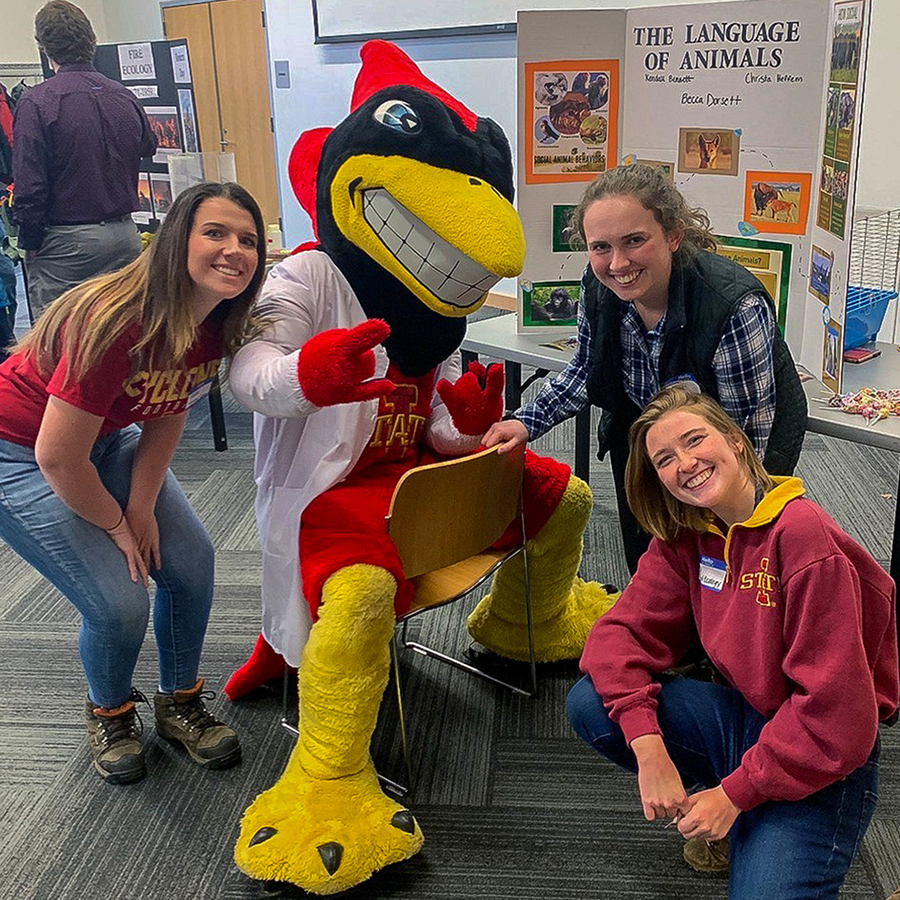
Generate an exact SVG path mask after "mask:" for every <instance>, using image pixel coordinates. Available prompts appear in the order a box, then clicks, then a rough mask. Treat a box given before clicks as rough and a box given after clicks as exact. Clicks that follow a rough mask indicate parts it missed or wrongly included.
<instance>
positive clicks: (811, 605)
mask: <svg viewBox="0 0 900 900" xmlns="http://www.w3.org/2000/svg"><path fill="white" fill-rule="evenodd" d="M774 480H775V482H776V486H775V487H774V488H773V489H772V490H771V491H769V492H768V494H766V495H765V496H764V497H763V499H762V500H761V501H760V503H759V504H758V505H757V507H756V509H755V510H754V511H753V514H752V515H751V516H750V518H749V519H748V520H747V521H746V522H742V523H739V524H735V525H732V526H731V527H730V528H729V529H728V532H727V534H723V533H722V532H721V531H720V530H719V529H718V528H717V527H716V526H715V525H712V524H711V525H710V526H709V530H708V532H706V533H705V534H698V533H696V532H689V533H685V534H683V535H681V536H680V537H679V538H678V539H677V540H676V541H673V542H671V543H665V542H663V541H660V540H657V539H654V540H653V541H652V542H651V544H650V548H649V549H648V551H647V552H646V553H645V554H644V556H643V557H642V558H641V561H640V564H639V566H638V570H637V572H636V573H635V575H634V578H633V579H632V581H631V583H630V584H629V585H628V587H627V588H626V589H625V590H624V591H623V593H622V596H621V598H620V599H619V601H618V603H616V605H615V606H614V607H613V608H612V609H611V610H610V611H609V612H608V613H606V615H604V616H602V617H601V618H600V619H599V620H598V621H597V623H596V624H595V625H594V628H593V630H592V631H591V633H590V635H589V637H588V640H587V643H586V645H585V648H584V655H583V657H582V660H581V668H582V670H583V671H584V672H585V673H587V674H588V675H590V677H591V679H592V681H593V683H594V687H595V688H596V690H597V692H598V693H599V694H600V696H601V697H602V698H603V701H604V704H605V705H606V708H607V710H608V711H609V715H610V718H611V719H612V720H613V721H614V722H617V723H618V724H619V726H620V727H621V729H622V731H623V733H624V735H625V740H626V741H627V742H628V743H631V741H633V740H634V739H635V738H636V737H639V736H640V735H644V734H661V733H662V732H661V730H660V728H659V724H658V722H657V716H656V707H657V701H656V697H657V695H658V693H659V689H660V687H659V683H658V682H657V681H656V679H655V676H656V674H657V673H660V672H663V671H665V670H666V669H668V668H669V667H671V666H673V665H674V664H676V663H677V662H678V661H679V660H680V659H681V658H682V657H683V656H684V653H685V652H686V651H687V649H688V648H689V647H690V646H691V644H692V643H693V642H694V641H696V639H697V638H698V637H699V639H700V642H701V644H702V645H703V647H704V649H705V650H706V653H707V654H708V655H709V658H710V660H711V661H712V662H713V664H714V665H715V666H716V668H717V669H718V671H719V672H720V673H721V675H722V676H723V678H724V679H725V680H726V681H727V682H728V684H730V685H731V686H732V687H734V688H735V689H736V690H737V691H739V692H740V693H741V694H742V695H743V697H744V698H745V699H746V700H747V702H748V703H749V704H750V705H751V706H752V707H753V708H754V709H755V710H757V711H758V712H759V713H761V714H762V715H764V716H765V717H766V718H767V719H768V722H767V723H766V725H765V726H764V727H763V729H762V733H761V734H760V737H759V741H758V742H757V743H756V744H755V745H754V746H753V747H751V748H750V749H748V750H747V752H746V753H745V754H744V757H743V759H742V760H741V764H740V766H738V768H737V769H735V771H734V772H732V773H731V774H730V775H728V776H727V777H726V778H725V779H723V781H722V788H723V789H724V791H725V793H726V794H727V795H728V797H729V798H730V799H731V801H732V802H733V803H734V804H735V806H737V807H738V808H739V809H742V810H748V809H752V808H753V807H754V806H757V805H758V804H760V803H762V802H764V801H766V800H799V799H802V798H803V797H806V796H808V795H809V794H812V793H814V792H815V791H818V790H821V789H822V788H824V787H827V786H828V785H829V784H831V783H832V782H834V781H837V780H838V779H839V778H842V777H844V776H845V775H847V774H849V773H850V772H852V771H853V770H854V769H856V768H858V767H859V766H861V765H862V764H863V763H864V762H865V761H866V760H867V759H868V757H869V754H870V753H871V751H872V748H873V746H874V744H875V738H876V736H877V728H878V723H879V721H884V720H886V719H888V718H890V717H891V716H892V715H893V714H894V713H895V711H896V710H897V705H898V698H900V684H898V681H900V678H898V661H897V625H896V606H895V595H896V589H895V586H894V582H893V580H892V579H891V578H890V577H889V576H888V575H887V574H886V573H885V572H884V570H883V569H882V568H881V567H880V566H879V565H878V563H876V562H875V560H874V559H872V557H871V556H870V555H869V554H868V553H867V552H866V551H865V550H864V549H863V548H862V547H860V546H859V544H857V543H856V542H855V541H854V540H853V539H852V538H850V537H849V536H848V535H847V534H846V533H845V532H844V531H842V530H841V529H840V528H839V527H838V526H837V524H836V523H835V522H834V521H833V520H832V519H831V518H830V517H829V516H828V515H827V513H825V511H824V510H822V509H821V508H820V507H818V506H816V504H814V503H812V502H811V501H809V500H806V499H804V498H803V483H802V482H801V481H800V479H799V478H776V479H774ZM663 737H665V735H663Z"/></svg>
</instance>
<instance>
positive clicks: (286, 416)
mask: <svg viewBox="0 0 900 900" xmlns="http://www.w3.org/2000/svg"><path fill="white" fill-rule="evenodd" d="M258 310H259V312H260V314H261V315H263V316H264V317H265V318H266V319H267V320H269V325H268V326H267V327H266V330H265V332H264V333H263V334H262V335H260V336H259V337H257V338H256V339H254V340H253V341H251V342H250V343H249V344H247V345H245V346H244V347H242V348H241V349H240V350H239V351H238V353H237V354H236V355H235V357H234V360H233V362H232V364H231V368H230V372H229V384H230V386H231V390H232V392H233V393H234V396H235V397H236V398H237V399H238V401H239V402H240V403H241V404H243V405H244V406H246V407H247V408H248V409H251V410H253V412H254V414H255V415H254V417H253V418H254V439H255V442H256V464H255V471H254V476H255V479H256V488H257V490H256V521H257V527H258V529H259V540H260V545H261V547H262V633H263V636H264V637H265V639H266V640H267V641H268V642H269V644H270V645H271V646H272V647H273V648H274V649H275V650H277V651H278V652H279V653H280V654H281V655H282V656H283V657H284V658H285V659H286V660H287V662H288V663H289V664H290V665H292V666H297V665H299V663H300V654H301V652H302V650H303V645H304V644H305V642H306V638H307V635H308V634H309V629H310V627H311V625H312V620H311V618H310V614H309V607H308V606H307V603H306V601H305V599H304V598H303V592H302V590H303V589H302V584H301V579H300V561H299V531H300V517H301V515H302V514H303V510H304V509H306V507H307V506H308V505H309V503H310V502H311V501H312V500H313V499H314V498H315V497H317V496H318V495H319V494H321V493H323V492H324V491H326V490H328V488H330V487H332V486H333V485H335V484H337V483H338V482H339V481H341V480H342V479H343V478H345V477H346V476H347V474H348V473H349V472H350V471H351V470H352V469H353V467H354V466H355V465H356V462H357V461H358V460H359V458H360V456H361V455H362V452H363V450H364V449H365V447H366V444H367V443H368V440H369V438H370V436H371V434H372V431H373V430H374V427H375V417H376V415H377V411H378V401H377V400H369V401H366V402H361V403H342V404H338V405H336V406H326V407H321V408H320V407H317V406H314V405H313V404H312V403H310V402H309V401H308V400H307V399H306V398H305V397H304V395H303V391H302V390H301V389H300V385H299V383H298V381H297V358H298V356H299V353H300V350H299V348H301V347H302V346H303V345H304V344H305V343H306V341H307V340H309V338H311V337H313V336H315V335H316V334H319V333H321V332H323V331H327V330H329V329H332V328H353V327H354V326H356V325H359V324H360V323H361V322H364V321H365V320H366V319H367V316H366V314H365V312H364V311H363V309H362V307H361V306H360V304H359V301H358V300H357V299H356V295H355V294H354V293H353V289H352V288H351V287H350V284H349V283H348V282H347V280H346V278H344V276H343V275H342V274H341V272H340V270H339V269H338V268H337V267H336V266H335V265H334V263H333V262H332V261H331V259H330V258H329V257H328V256H327V255H326V254H325V253H323V252H321V251H318V250H309V251H304V252H302V253H298V254H296V255H295V256H291V257H289V258H288V259H286V260H285V261H284V262H281V263H279V264H278V265H277V266H275V267H274V268H273V269H272V271H271V272H270V273H269V276H268V278H267V279H266V283H265V285H264V286H263V290H262V294H261V297H260V302H259V306H258ZM387 367H388V359H387V353H386V352H385V350H384V347H382V346H381V345H378V346H377V347H375V376H374V377H376V378H383V377H384V375H385V373H386V371H387ZM459 375H460V357H459V353H458V352H456V353H454V354H453V355H452V356H451V357H450V358H449V359H448V360H445V361H444V362H443V363H442V364H441V366H440V367H439V369H438V372H437V378H436V379H435V383H437V382H438V381H439V380H440V379H441V378H446V379H448V380H449V381H451V382H454V381H456V379H457V378H458V377H459ZM432 407H433V409H432V414H431V416H430V418H429V420H428V422H427V423H426V426H425V440H426V442H427V443H428V444H429V445H430V446H431V447H433V448H434V449H435V450H436V451H437V452H439V453H444V454H457V455H458V454H462V453H468V452H471V451H472V450H474V449H475V448H476V447H478V446H479V443H480V438H478V437H469V436H466V435H461V434H460V433H459V432H458V431H457V430H456V428H455V427H454V425H453V423H452V421H451V419H450V415H449V412H448V411H447V408H446V407H445V406H444V405H443V403H442V402H441V400H440V397H439V396H438V395H437V393H436V392H435V394H434V396H433V398H432Z"/></svg>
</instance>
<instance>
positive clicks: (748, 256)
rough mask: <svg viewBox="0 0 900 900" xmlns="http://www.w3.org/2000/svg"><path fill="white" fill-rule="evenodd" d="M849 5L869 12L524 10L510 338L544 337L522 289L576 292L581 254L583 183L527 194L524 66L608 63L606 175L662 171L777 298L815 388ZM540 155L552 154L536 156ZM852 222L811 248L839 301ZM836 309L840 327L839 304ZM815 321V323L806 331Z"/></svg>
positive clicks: (801, 0) (783, 6)
mask: <svg viewBox="0 0 900 900" xmlns="http://www.w3.org/2000/svg"><path fill="white" fill-rule="evenodd" d="M847 3H850V4H853V5H860V6H867V5H868V0H843V3H838V4H835V3H834V2H832V0H760V2H753V3H735V4H722V5H720V4H717V3H716V4H692V5H677V6H657V7H650V8H640V9H631V10H628V11H627V12H626V11H612V10H597V11H592V12H589V13H582V12H569V11H558V12H555V13H543V12H534V13H531V12H523V13H520V15H519V20H518V51H519V52H518V72H519V134H520V138H519V159H518V162H519V165H518V191H519V193H518V205H519V212H520V214H521V216H522V219H523V221H524V223H525V229H526V242H527V246H528V253H527V256H526V261H525V269H524V271H523V275H522V277H521V279H520V288H519V330H520V331H528V332H529V333H538V332H539V331H540V333H543V331H542V330H541V329H542V326H541V324H540V323H539V322H536V321H533V320H532V321H529V319H530V318H532V317H530V316H529V315H528V313H529V309H528V304H527V303H526V298H527V295H528V293H529V292H528V288H529V287H531V296H532V297H533V296H534V285H538V284H539V285H542V286H544V287H543V290H544V293H547V292H548V291H549V290H550V289H551V288H550V286H551V285H553V284H555V283H556V282H559V283H561V284H562V285H563V286H567V285H571V284H573V283H577V282H578V281H579V280H580V277H581V272H582V270H583V268H584V265H585V261H586V257H585V254H584V253H583V252H572V251H570V250H569V248H567V247H566V246H562V245H561V244H560V241H559V232H560V226H559V220H560V218H561V215H562V213H561V211H560V208H562V207H566V206H568V205H574V204H577V202H578V200H579V199H580V197H581V194H582V192H583V190H584V187H585V184H584V181H575V180H574V179H573V180H571V181H558V182H556V183H554V184H552V185H549V184H534V183H528V178H527V174H528V172H529V160H530V159H531V158H533V157H529V156H528V153H527V149H528V148H527V147H526V146H525V145H526V141H525V140H524V138H523V134H527V130H528V128H529V126H530V125H533V124H534V123H533V122H531V119H533V118H534V111H533V107H534V100H533V99H532V97H531V96H530V95H529V92H530V93H531V94H533V93H534V87H535V85H534V84H532V82H534V80H535V75H534V72H535V65H536V64H537V67H538V69H540V68H541V67H540V64H541V62H542V61H543V60H547V61H552V62H555V63H559V62H560V61H562V60H568V61H569V63H568V65H569V69H570V70H571V69H577V68H578V63H577V60H578V59H579V58H583V59H592V60H593V59H597V58H599V57H603V58H618V59H619V60H620V69H619V71H620V76H621V77H620V98H619V123H620V124H619V128H620V137H619V141H618V146H619V148H620V152H619V154H618V160H613V159H610V166H611V165H613V164H614V163H615V162H616V161H618V162H629V161H649V162H653V163H656V164H664V165H666V167H667V170H668V171H670V173H671V175H672V177H673V179H674V181H675V184H676V185H677V186H678V187H679V189H680V190H681V191H682V193H683V194H684V195H685V197H686V198H687V200H688V202H689V203H690V204H691V205H693V206H701V207H703V208H704V209H705V210H706V211H707V212H708V214H709V217H710V220H711V222H712V225H713V231H714V233H715V234H717V235H722V236H723V237H726V238H727V239H728V242H729V244H730V246H728V247H727V248H723V252H725V253H726V254H727V255H730V256H732V257H733V258H736V259H738V260H739V261H740V262H742V263H743V264H745V265H748V268H751V269H753V271H754V272H755V273H756V274H757V275H758V277H760V280H762V281H763V283H764V284H766V287H767V288H769V290H770V293H772V294H773V297H774V299H775V300H776V303H777V304H778V305H779V322H780V324H781V326H782V328H783V330H784V333H785V337H786V339H787V341H788V344H789V345H790V347H791V349H792V352H793V354H794V357H795V359H796V360H797V361H798V362H801V363H803V364H804V365H805V366H806V367H807V368H809V369H810V371H811V372H812V373H813V374H815V375H820V372H821V368H822V362H823V353H824V349H825V344H824V342H823V338H824V328H825V326H824V325H823V321H822V313H821V310H822V302H821V300H819V299H817V298H816V297H815V296H813V295H811V294H810V293H809V291H808V282H807V279H808V275H809V270H810V259H811V252H812V244H813V240H812V236H813V231H814V227H815V224H814V223H815V220H816V216H817V214H818V186H819V184H820V181H821V177H822V156H823V153H822V150H823V137H824V135H825V112H826V98H827V94H828V83H829V77H830V75H831V50H830V48H831V43H832V37H833V33H834V26H833V20H834V15H835V6H837V7H838V8H840V6H841V5H846V4H847ZM579 42H580V43H579ZM864 44H865V41H864V40H863V39H861V41H860V44H859V48H858V49H859V53H858V54H857V59H856V64H857V68H858V78H856V81H858V83H859V84H858V86H857V85H856V84H854V85H853V90H854V92H855V96H856V102H857V103H858V102H859V99H858V94H859V93H861V85H862V73H863V72H864V65H865V46H864ZM581 45H583V46H581ZM617 48H618V55H617V56H616V52H615V51H616V49H617ZM557 68H561V67H560V66H557ZM845 105H846V101H845ZM548 118H551V119H552V117H548ZM859 119H860V117H859V115H856V116H855V118H854V120H853V122H852V129H854V130H852V135H853V137H852V139H851V138H849V137H847V135H846V134H845V135H844V136H843V144H842V150H843V151H844V152H845V155H846V156H847V157H848V161H847V163H846V165H847V167H848V182H849V183H848V185H847V191H848V196H847V199H846V204H847V206H846V208H847V209H852V208H853V207H852V182H853V180H854V177H855V157H856V150H857V147H858V144H859V141H858V127H859ZM551 124H552V122H551ZM550 147H551V148H552V143H551V144H550ZM532 150H533V146H532ZM542 151H543V152H548V151H547V149H546V145H545V146H544V147H542ZM554 207H556V209H554ZM847 218H848V221H847V227H846V232H847V234H846V238H845V239H843V240H842V239H840V238H838V237H837V236H836V235H835V234H830V236H827V237H826V236H825V235H822V236H819V237H817V243H816V246H817V247H820V248H822V249H823V250H827V251H828V252H829V253H831V254H832V256H833V261H834V278H835V279H836V280H835V287H836V290H838V291H841V290H845V285H846V280H845V281H844V283H843V285H841V284H840V283H839V279H838V271H839V270H841V271H843V272H844V273H846V268H847V262H846V261H847V256H848V251H849V247H848V245H849V216H848V217H847ZM817 233H818V232H817ZM844 278H845V276H844ZM523 286H524V289H523ZM541 299H543V298H541ZM831 312H832V315H833V316H834V317H835V318H837V319H838V320H839V321H842V320H841V319H840V316H841V314H842V310H841V309H840V308H839V307H838V305H836V304H833V305H832V310H831ZM813 315H816V316H818V319H817V320H816V321H815V323H813V322H812V318H813ZM813 324H815V327H813ZM543 328H546V329H547V331H548V333H550V331H551V330H553V331H560V329H558V328H556V329H550V328H549V327H548V326H546V325H545V326H543ZM568 331H569V333H571V331H572V328H571V326H569V328H568Z"/></svg>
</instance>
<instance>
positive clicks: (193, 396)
mask: <svg viewBox="0 0 900 900" xmlns="http://www.w3.org/2000/svg"><path fill="white" fill-rule="evenodd" d="M212 382H213V380H212V378H207V379H206V381H201V382H200V384H198V385H195V386H194V387H192V388H191V390H190V393H189V394H188V398H187V404H186V406H185V409H190V408H191V407H192V406H193V405H194V404H195V403H196V402H197V401H198V400H199V399H200V398H201V397H205V396H206V395H207V394H208V393H209V391H210V388H211V387H212Z"/></svg>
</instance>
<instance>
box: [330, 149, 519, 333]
mask: <svg viewBox="0 0 900 900" xmlns="http://www.w3.org/2000/svg"><path fill="white" fill-rule="evenodd" d="M331 208H332V213H333V215H334V220H335V223H336V224H337V227H338V228H339V229H340V230H341V232H342V234H343V235H344V237H346V238H347V240H349V241H350V242H351V243H352V244H355V245H356V246H357V247H359V249H360V250H362V251H363V252H364V253H366V254H367V255H368V256H370V257H371V258H372V259H373V260H375V261H376V262H377V263H378V264H379V265H380V266H381V267H382V268H383V269H386V270H387V271H388V272H390V273H391V274H392V275H393V276H394V277H395V278H396V279H397V280H398V281H400V282H401V283H402V284H403V285H404V286H405V287H407V288H408V289H409V290H410V291H412V293H413V294H415V295H416V296H417V297H418V298H419V299H420V300H421V301H422V302H423V303H424V304H425V305H426V306H428V307H429V308H430V309H432V310H433V311H434V312H436V313H439V314H440V315H442V316H448V317H451V318H459V317H461V316H467V315H469V314H470V313H473V312H475V310H476V309H478V308H479V307H480V306H481V305H482V304H483V303H484V301H485V299H486V297H487V292H488V291H489V290H490V289H491V288H492V287H493V286H494V285H495V284H496V283H497V282H498V281H499V280H500V279H501V278H512V277H514V276H516V275H518V274H519V273H520V272H521V271H522V266H523V264H524V261H525V235H524V234H523V233H522V223H521V221H520V220H519V216H518V214H517V213H516V211H515V209H514V208H513V205H512V204H511V203H510V202H509V201H508V200H507V199H506V198H505V197H504V196H503V195H502V194H501V193H500V192H499V191H498V190H497V189H496V188H494V187H492V186H491V185H490V184H488V183H487V182H486V181H484V180H483V179H481V178H476V177H474V176H471V175H467V174H465V173H462V172H455V171H451V170H449V169H439V168H436V167H435V166H430V165H428V164H427V163H423V162H419V161H418V160H414V159H409V158H408V157H404V156H373V155H370V154H365V155H360V156H353V157H351V158H350V159H348V160H347V161H346V162H344V163H343V165H341V167H340V168H339V169H338V171H337V173H336V174H335V176H334V178H333V179H332V182H331Z"/></svg>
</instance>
